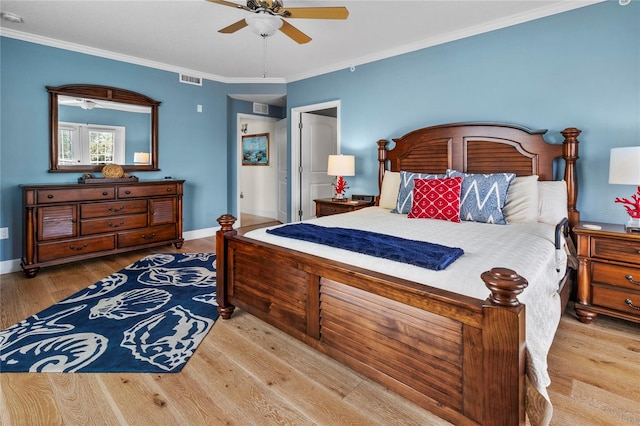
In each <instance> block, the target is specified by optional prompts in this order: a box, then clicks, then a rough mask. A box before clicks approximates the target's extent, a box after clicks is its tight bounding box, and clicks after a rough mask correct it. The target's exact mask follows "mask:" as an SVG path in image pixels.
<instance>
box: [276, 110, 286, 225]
mask: <svg viewBox="0 0 640 426" xmlns="http://www.w3.org/2000/svg"><path fill="white" fill-rule="evenodd" d="M275 141H276V158H277V162H278V164H277V168H278V185H277V189H276V200H277V201H276V204H277V206H276V208H277V213H276V214H277V219H278V220H279V221H280V222H282V223H287V194H288V192H287V164H288V162H287V119H286V118H285V119H283V120H280V121H278V122H277V123H276V131H275Z"/></svg>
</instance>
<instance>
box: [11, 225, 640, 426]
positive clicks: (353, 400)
mask: <svg viewBox="0 0 640 426" xmlns="http://www.w3.org/2000/svg"><path fill="white" fill-rule="evenodd" d="M213 250H214V239H213V237H212V238H204V239H201V240H192V241H187V242H185V244H184V246H183V248H182V250H176V249H174V248H173V247H161V248H158V249H155V250H142V251H138V252H134V253H128V254H123V255H118V256H112V257H106V258H101V259H96V260H90V261H85V262H78V263H74V264H70V265H66V266H58V267H52V268H45V269H43V270H41V271H40V273H39V274H38V275H37V277H36V278H34V279H26V278H24V277H23V275H22V273H14V274H6V275H2V276H0V280H1V284H0V328H2V329H4V328H6V327H8V326H10V325H12V324H14V323H15V322H17V321H20V320H22V319H24V318H26V317H28V316H29V315H32V314H34V313H37V312H39V311H40V310H42V309H44V308H46V307H48V306H49V305H51V304H52V303H55V302H56V301H58V300H61V299H63V298H65V297H67V296H69V295H71V294H72V293H74V292H75V291H77V290H80V289H82V288H84V287H86V286H87V285H89V284H92V283H94V282H96V281H98V280H100V279H101V278H104V277H105V276H107V275H109V274H111V273H112V272H114V271H117V270H119V269H121V268H123V267H124V266H126V265H128V264H131V263H133V262H134V261H136V260H138V259H140V258H141V257H143V256H145V255H147V254H150V253H153V252H158V253H161V252H165V253H166V252H175V251H180V252H212V251H213ZM639 331H640V330H639V327H638V324H633V323H628V322H624V321H620V320H615V319H611V318H607V317H604V316H599V317H598V318H597V319H596V320H595V321H594V323H592V324H591V325H585V324H582V323H579V322H578V321H577V320H576V319H575V317H574V315H573V310H572V308H571V307H569V308H568V309H567V311H566V313H565V314H564V316H563V318H562V321H561V324H560V328H559V329H558V333H557V335H556V338H555V341H554V344H553V346H552V348H551V352H550V354H549V369H550V374H551V380H552V384H551V386H550V388H549V393H550V396H551V399H552V401H553V403H554V407H555V410H554V417H553V420H552V424H553V425H632V424H640V408H639V407H640V340H639ZM0 385H1V390H0V421H1V423H2V424H3V425H57V424H60V425H62V424H65V425H76V424H132V425H133V424H145V425H146V424H154V425H164V424H167V425H169V424H171V425H176V424H181V425H205V424H206V425H223V424H224V425H253V424H259V425H267V424H291V425H299V424H300V425H303V424H310V425H311V424H316V425H339V424H355V425H373V424H391V425H444V424H447V423H446V422H444V421H443V420H441V419H438V418H437V417H435V416H433V415H432V414H430V413H428V412H426V411H424V410H422V409H420V408H419V407H417V406H415V405H414V404H412V403H409V402H408V401H406V400H404V399H403V398H401V397H399V396H397V395H395V394H393V393H391V392H389V391H387V390H386V389H384V388H383V387H382V386H380V385H378V384H376V383H374V382H372V381H370V380H368V379H366V378H364V377H362V376H361V375H359V374H357V373H355V372H353V371H351V370H350V369H348V368H346V367H344V366H342V365H340V364H339V363H337V362H335V361H333V360H331V359H329V358H327V357H326V356H324V355H322V354H320V353H318V352H316V351H314V350H313V349H311V348H309V347H307V346H306V345H304V344H302V343H300V342H298V341H296V340H295V339H293V338H290V337H289V336H287V335H285V334H284V333H282V332H280V331H278V330H276V329H274V328H273V327H271V326H269V325H267V324H265V323H264V322H262V321H260V320H258V319H256V318H255V317H253V316H251V315H248V314H246V313H244V312H240V311H237V312H236V313H235V314H234V316H233V318H232V319H231V320H229V321H223V320H220V319H219V320H218V321H217V322H216V324H215V325H214V326H213V329H212V330H211V332H210V333H209V335H207V337H206V338H205V339H204V341H203V342H202V344H201V345H200V347H199V348H198V350H197V351H196V353H195V354H194V356H193V357H192V358H191V360H190V361H189V362H188V363H187V365H186V366H185V368H184V369H183V370H182V372H180V373H177V374H132V373H112V374H88V373H75V374H44V373H31V374H14V373H11V374H9V373H4V374H0Z"/></svg>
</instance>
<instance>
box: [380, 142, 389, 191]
mask: <svg viewBox="0 0 640 426" xmlns="http://www.w3.org/2000/svg"><path fill="white" fill-rule="evenodd" d="M387 143H388V141H386V140H384V139H380V140H379V141H378V194H380V193H382V178H383V177H384V172H385V170H386V168H387Z"/></svg>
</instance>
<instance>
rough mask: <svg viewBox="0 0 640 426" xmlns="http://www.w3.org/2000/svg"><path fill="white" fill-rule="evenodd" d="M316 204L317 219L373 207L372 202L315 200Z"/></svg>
mask: <svg viewBox="0 0 640 426" xmlns="http://www.w3.org/2000/svg"><path fill="white" fill-rule="evenodd" d="M313 201H314V202H315V203H316V217H322V216H329V215H332V214H339V213H347V212H352V211H356V210H360V209H362V208H365V207H370V206H373V202H370V201H352V200H347V201H334V200H332V199H331V198H321V199H318V200H313Z"/></svg>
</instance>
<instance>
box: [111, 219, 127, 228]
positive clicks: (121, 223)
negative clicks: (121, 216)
mask: <svg viewBox="0 0 640 426" xmlns="http://www.w3.org/2000/svg"><path fill="white" fill-rule="evenodd" d="M122 225H124V220H121V221H120V223H117V224H114V223H112V222H109V223H107V226H109V227H111V228H120V227H121V226H122Z"/></svg>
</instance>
